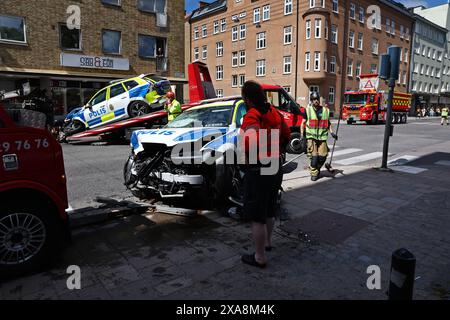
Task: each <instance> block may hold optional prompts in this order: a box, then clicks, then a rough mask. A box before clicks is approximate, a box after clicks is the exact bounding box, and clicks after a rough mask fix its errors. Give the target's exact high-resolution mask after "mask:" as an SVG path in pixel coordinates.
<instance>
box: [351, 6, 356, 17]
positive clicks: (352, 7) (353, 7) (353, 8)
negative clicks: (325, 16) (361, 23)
mask: <svg viewBox="0 0 450 320" xmlns="http://www.w3.org/2000/svg"><path fill="white" fill-rule="evenodd" d="M355 11H356V6H355V4H354V3H350V19H353V20H355V18H356V13H355Z"/></svg>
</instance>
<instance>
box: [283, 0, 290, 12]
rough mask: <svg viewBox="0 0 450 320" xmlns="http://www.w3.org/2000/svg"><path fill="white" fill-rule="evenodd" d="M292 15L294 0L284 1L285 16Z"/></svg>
mask: <svg viewBox="0 0 450 320" xmlns="http://www.w3.org/2000/svg"><path fill="white" fill-rule="evenodd" d="M288 14H292V0H284V15H285V16H286V15H288Z"/></svg>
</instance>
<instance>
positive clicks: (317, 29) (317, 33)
mask: <svg viewBox="0 0 450 320" xmlns="http://www.w3.org/2000/svg"><path fill="white" fill-rule="evenodd" d="M321 30H322V19H316V20H315V32H314V37H315V38H316V39H320V37H321Z"/></svg>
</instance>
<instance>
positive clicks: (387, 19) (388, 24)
mask: <svg viewBox="0 0 450 320" xmlns="http://www.w3.org/2000/svg"><path fill="white" fill-rule="evenodd" d="M386 33H391V19H389V18H386Z"/></svg>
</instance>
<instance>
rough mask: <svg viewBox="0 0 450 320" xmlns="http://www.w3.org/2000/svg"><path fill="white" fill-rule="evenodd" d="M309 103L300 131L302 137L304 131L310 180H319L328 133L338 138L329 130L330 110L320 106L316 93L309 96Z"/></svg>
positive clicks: (326, 153) (326, 149) (326, 150)
mask: <svg viewBox="0 0 450 320" xmlns="http://www.w3.org/2000/svg"><path fill="white" fill-rule="evenodd" d="M310 101H311V103H310V104H309V105H308V106H307V107H306V117H305V118H304V119H303V122H302V125H301V128H300V131H301V136H302V137H303V136H304V135H303V134H304V132H305V130H306V140H307V155H308V158H309V159H310V166H309V169H310V172H311V180H312V181H316V180H318V179H319V175H320V168H322V166H323V165H324V164H325V161H326V160H327V156H328V143H327V139H328V133H330V134H331V136H332V137H333V138H334V139H335V140H337V139H338V137H337V135H336V134H335V133H333V130H332V128H331V122H330V109H328V108H327V107H322V106H321V105H320V96H319V93H317V92H312V93H311V95H310Z"/></svg>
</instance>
